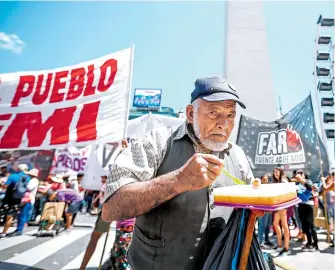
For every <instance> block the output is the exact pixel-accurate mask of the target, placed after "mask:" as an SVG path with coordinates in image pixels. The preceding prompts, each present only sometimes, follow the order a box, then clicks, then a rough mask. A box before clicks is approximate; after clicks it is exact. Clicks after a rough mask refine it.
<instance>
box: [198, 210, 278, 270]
mask: <svg viewBox="0 0 335 270" xmlns="http://www.w3.org/2000/svg"><path fill="white" fill-rule="evenodd" d="M250 213H251V212H250V210H245V209H235V210H234V211H233V213H232V214H231V216H230V218H229V220H228V223H227V225H226V227H225V228H224V230H223V232H222V233H221V235H220V236H219V237H218V238H217V239H216V241H215V243H214V246H213V247H212V249H211V251H210V253H209V255H208V257H207V260H206V262H205V265H204V267H203V270H217V269H224V270H237V269H238V266H239V261H240V257H241V252H242V248H243V243H244V239H245V232H246V228H247V224H248V218H249V215H250ZM271 259H272V258H271V257H270V258H269V260H270V261H271ZM273 269H276V268H273V267H271V268H270V267H269V264H268V262H267V260H266V259H265V258H264V256H263V253H262V250H261V248H260V246H259V243H258V240H257V238H256V235H255V233H254V234H253V238H252V243H251V247H250V254H249V260H248V266H247V270H273Z"/></svg>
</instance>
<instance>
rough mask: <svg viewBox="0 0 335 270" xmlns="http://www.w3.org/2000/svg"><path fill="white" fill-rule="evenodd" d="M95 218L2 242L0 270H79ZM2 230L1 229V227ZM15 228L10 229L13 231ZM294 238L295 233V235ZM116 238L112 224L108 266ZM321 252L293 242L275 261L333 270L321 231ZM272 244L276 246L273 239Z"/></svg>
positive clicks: (296, 269)
mask: <svg viewBox="0 0 335 270" xmlns="http://www.w3.org/2000/svg"><path fill="white" fill-rule="evenodd" d="M95 218H96V216H91V215H88V214H84V213H83V214H80V215H78V217H77V219H76V222H75V227H74V228H73V230H71V231H69V232H67V231H63V232H61V233H60V234H59V235H58V236H57V237H50V236H45V237H39V238H37V237H36V236H35V234H36V232H37V227H35V226H29V227H28V228H26V229H25V232H24V235H22V236H17V237H12V238H6V239H2V240H0V270H25V269H29V270H70V269H71V270H75V269H79V266H80V263H81V260H82V258H83V255H84V252H85V249H86V246H87V244H88V241H89V238H90V234H91V232H92V230H93V226H94V221H95ZM0 229H1V230H2V227H0ZM13 230H14V227H12V228H11V231H13ZM293 234H294V233H293ZM105 237H106V235H104V236H103V237H102V238H101V239H100V241H99V243H98V247H97V249H96V252H95V254H94V255H93V257H92V259H91V261H90V263H89V265H88V267H87V269H89V270H93V269H97V268H98V266H99V263H100V259H101V254H102V251H103V246H104V241H105ZM114 237H115V223H113V224H112V226H111V230H110V234H109V240H108V242H107V246H106V252H105V254H104V258H103V262H106V261H107V259H108V255H109V250H110V249H111V247H112V245H113V242H114ZM318 237H319V240H320V243H319V247H320V251H319V252H308V251H302V250H301V247H300V246H301V243H298V242H295V241H294V240H292V241H291V243H290V246H291V251H292V254H291V255H290V256H286V257H275V255H276V254H275V253H274V252H273V251H271V250H269V251H268V252H269V253H270V254H272V255H273V256H274V257H275V262H276V264H277V269H279V270H300V269H301V270H305V269H306V270H314V269H315V270H329V269H334V248H330V247H329V245H328V244H327V243H326V242H325V239H326V235H325V233H324V231H318ZM271 241H272V242H273V243H275V238H274V237H273V236H272V237H271Z"/></svg>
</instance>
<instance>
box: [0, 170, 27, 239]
mask: <svg viewBox="0 0 335 270" xmlns="http://www.w3.org/2000/svg"><path fill="white" fill-rule="evenodd" d="M27 171H28V166H27V165H26V164H20V165H18V170H17V171H16V172H14V173H12V174H11V175H10V176H9V177H8V179H7V181H6V183H5V184H4V185H3V186H2V188H4V189H6V195H5V197H4V199H3V202H2V206H1V207H3V208H4V210H5V213H6V223H5V226H4V228H3V230H2V233H1V234H0V238H1V237H5V236H6V235H7V232H8V229H9V228H10V226H11V225H12V223H13V221H14V219H15V217H17V214H18V212H19V210H20V207H21V199H22V197H21V195H22V194H20V193H19V191H20V192H21V191H22V190H23V188H24V186H27V184H28V183H29V180H30V177H29V176H28V175H27V174H26V173H27ZM18 185H20V188H19V189H18ZM21 187H22V188H21ZM23 218H24V216H23V215H21V216H20V217H19V220H18V222H23V224H24V220H22V219H23Z"/></svg>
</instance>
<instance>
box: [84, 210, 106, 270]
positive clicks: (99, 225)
mask: <svg viewBox="0 0 335 270" xmlns="http://www.w3.org/2000/svg"><path fill="white" fill-rule="evenodd" d="M110 225H111V223H110V222H105V221H104V220H103V219H102V217H101V212H100V213H99V215H98V218H97V220H96V222H95V227H94V230H93V232H92V234H91V238H90V241H89V243H88V245H87V248H86V251H85V254H84V258H83V260H82V262H81V265H80V268H79V269H80V270H85V269H86V266H87V264H88V263H89V261H90V259H91V257H92V255H93V253H94V252H95V249H96V248H97V244H98V241H99V239H100V237H101V236H102V235H103V234H104V233H107V232H108V231H109V228H110Z"/></svg>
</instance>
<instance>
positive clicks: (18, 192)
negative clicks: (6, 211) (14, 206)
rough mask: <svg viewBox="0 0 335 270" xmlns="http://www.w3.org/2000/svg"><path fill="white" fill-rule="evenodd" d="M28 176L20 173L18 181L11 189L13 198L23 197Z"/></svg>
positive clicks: (26, 188) (26, 187)
mask: <svg viewBox="0 0 335 270" xmlns="http://www.w3.org/2000/svg"><path fill="white" fill-rule="evenodd" d="M28 182H29V180H28V176H26V175H21V176H20V179H19V181H17V183H16V184H15V187H14V189H13V195H12V197H13V199H22V198H23V197H24V194H25V193H26V192H27V190H28Z"/></svg>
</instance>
